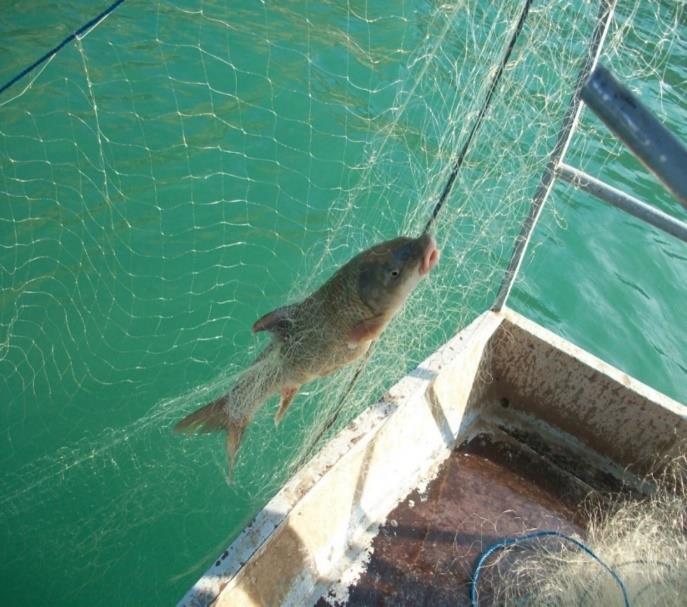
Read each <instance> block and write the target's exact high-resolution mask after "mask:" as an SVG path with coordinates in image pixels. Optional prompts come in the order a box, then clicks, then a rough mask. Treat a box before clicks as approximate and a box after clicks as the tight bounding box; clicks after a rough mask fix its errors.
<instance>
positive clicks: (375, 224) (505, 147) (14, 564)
mask: <svg viewBox="0 0 687 607" xmlns="http://www.w3.org/2000/svg"><path fill="white" fill-rule="evenodd" d="M522 6H523V3H522V2H500V3H494V5H491V3H490V4H487V3H484V2H479V1H478V0H461V1H458V2H447V3H434V2H423V1H414V0H412V1H411V0H409V1H406V2H403V3H400V4H398V3H395V4H394V5H393V7H392V6H391V5H390V4H389V3H388V2H348V3H341V2H322V3H301V2H269V3H263V4H257V3H253V2H214V1H205V2H203V1H200V2H199V1H188V2H183V3H178V2H165V1H156V2H144V1H142V0H127V1H126V2H125V3H123V4H121V5H120V6H119V7H117V10H116V11H115V12H113V13H112V14H111V15H109V16H108V17H107V18H106V19H104V20H103V21H101V22H98V23H97V24H96V27H94V28H91V29H88V30H86V31H84V32H83V33H81V34H80V35H79V36H76V37H75V39H74V40H72V41H71V42H70V43H69V44H66V45H65V46H64V48H62V50H60V52H59V53H58V54H56V55H54V56H51V57H50V58H48V60H47V61H46V62H45V63H43V64H41V65H40V66H38V67H37V68H36V69H35V70H34V71H33V72H31V73H30V74H28V75H27V76H26V77H25V78H24V79H22V80H20V81H18V82H16V83H15V84H14V85H12V86H11V87H10V88H8V89H7V90H6V91H4V92H3V94H2V96H0V201H1V202H0V230H1V231H2V240H1V241H0V265H1V272H2V274H1V275H2V278H1V282H0V381H1V382H2V388H1V391H2V402H0V415H1V416H2V417H1V419H2V438H1V439H0V441H1V445H2V448H1V449H0V462H1V464H2V465H1V467H2V473H1V475H0V511H1V512H2V515H0V545H2V546H3V560H2V577H3V583H2V585H0V597H2V602H3V603H7V604H13V605H21V604H52V605H77V604H85V603H90V604H102V605H109V604H118V605H119V604H140V603H141V601H142V600H144V601H145V602H146V603H150V604H159V603H169V602H172V601H173V600H174V599H176V598H178V597H180V596H181V595H182V594H183V592H184V590H185V589H186V588H187V587H188V586H189V585H190V584H191V583H192V582H193V581H194V580H195V579H196V578H197V577H198V576H199V575H200V573H202V571H203V570H204V569H205V567H206V566H207V565H208V564H209V563H210V562H212V559H213V558H214V557H215V555H216V554H217V553H219V552H220V551H221V550H222V549H223V548H224V547H225V546H226V545H227V544H228V543H229V542H230V541H231V539H232V538H233V537H235V536H236V534H237V533H238V532H239V531H240V530H241V528H242V527H243V525H244V524H245V523H246V522H247V521H248V520H250V518H251V517H252V516H253V515H254V514H255V512H256V511H257V510H258V509H259V508H260V507H262V506H263V505H264V504H265V503H266V501H267V500H268V499H269V498H270V497H271V496H272V495H273V494H274V493H275V492H276V491H277V490H278V489H279V487H280V486H281V485H282V484H283V482H284V481H285V479H287V478H288V477H289V476H290V475H291V474H292V473H293V472H294V471H295V470H296V469H297V468H298V467H299V466H300V465H302V463H303V462H305V461H307V460H308V459H309V458H310V457H311V456H312V455H313V454H314V453H315V452H316V451H317V449H318V448H319V447H320V446H321V445H322V444H323V441H325V440H326V438H327V437H329V436H331V435H332V434H333V433H334V432H336V431H337V430H338V429H340V428H341V427H342V425H343V424H345V423H346V422H347V421H349V420H350V419H352V418H353V417H354V416H355V415H356V414H357V413H359V412H360V411H361V410H362V409H363V408H364V407H366V406H367V405H369V404H370V403H371V402H373V401H375V400H376V399H378V398H379V397H381V396H382V395H383V393H384V392H385V390H386V389H387V388H388V387H389V386H390V385H391V384H392V383H393V382H394V381H395V380H397V379H398V378H399V377H401V376H402V375H403V374H404V373H405V372H406V371H407V370H409V369H411V368H412V367H414V366H415V365H417V364H418V363H419V362H420V361H421V360H422V359H423V357H424V356H426V355H427V354H428V353H430V352H431V351H432V350H433V349H434V348H436V347H437V346H438V345H439V344H441V343H442V342H443V341H444V340H446V339H447V338H448V337H450V336H451V335H453V334H454V333H455V332H456V331H457V330H458V329H460V328H462V327H463V326H465V325H466V324H467V323H468V322H469V321H470V320H471V319H472V318H474V317H475V316H476V315H477V314H479V313H480V312H481V311H483V310H484V309H486V308H487V307H488V306H489V305H490V304H491V303H492V301H493V299H494V296H495V294H496V292H497V290H498V287H499V282H500V279H501V277H502V275H503V270H504V268H505V267H506V265H507V263H508V259H509V257H510V253H511V250H512V247H513V243H514V239H515V237H516V235H517V233H518V231H519V226H520V223H521V221H522V219H523V217H524V216H525V214H526V213H527V210H528V206H529V203H530V200H531V197H532V194H533V192H534V190H535V189H536V187H537V184H538V182H539V179H540V176H541V174H542V172H543V170H544V167H545V164H546V161H547V157H548V153H549V152H550V150H551V148H552V146H553V144H554V142H555V139H556V136H557V133H558V130H559V128H560V125H561V120H562V117H563V114H564V112H565V110H566V109H567V107H568V104H569V102H570V99H571V95H572V91H573V88H574V84H575V81H576V78H577V74H578V72H579V70H580V67H581V65H582V63H583V60H584V56H585V52H586V48H587V45H588V43H589V39H590V36H591V34H592V31H593V30H594V27H595V24H596V21H597V17H598V13H599V3H598V2H592V1H585V2H579V3H569V2H559V1H555V0H551V1H547V2H534V3H533V5H532V7H531V9H530V12H529V15H528V17H527V19H526V21H525V23H524V27H523V30H522V33H521V35H520V37H519V39H518V41H517V44H516V45H515V47H514V48H513V51H512V54H511V55H510V57H509V60H508V62H507V65H506V67H505V70H504V72H503V77H502V78H501V80H500V82H499V85H498V88H497V90H496V91H495V94H494V97H493V99H492V101H491V106H490V109H489V111H488V112H487V113H486V114H485V116H484V121H483V123H482V124H481V126H480V129H479V132H478V133H477V134H476V137H475V142H474V144H473V145H472V146H471V147H470V149H469V151H468V154H467V156H466V158H465V162H464V163H463V165H462V167H461V170H460V173H459V175H458V178H457V180H456V182H455V184H454V187H453V189H452V191H451V194H450V196H449V198H448V199H447V201H446V204H445V206H444V208H443V209H442V211H441V213H440V214H439V216H438V219H437V222H436V225H435V227H434V231H435V235H436V239H437V243H438V245H439V248H440V249H441V250H442V260H441V263H440V264H439V265H438V267H436V268H435V269H434V270H433V271H432V273H431V274H430V275H429V276H428V277H427V278H426V279H425V280H424V281H423V283H422V284H421V286H420V287H419V288H418V290H417V291H416V292H415V293H414V295H413V296H412V298H411V299H410V301H409V303H408V305H406V306H405V308H404V310H403V311H402V313H401V314H400V315H399V317H398V318H396V320H395V321H394V322H393V323H392V324H391V325H390V326H389V327H388V329H387V330H386V331H385V333H384V334H383V336H382V338H381V340H380V343H378V344H377V346H376V347H375V348H374V349H373V352H372V355H371V358H370V360H369V361H368V362H367V365H366V368H365V369H364V371H363V372H362V373H361V375H360V378H359V380H358V381H357V382H356V383H355V385H354V387H353V390H352V392H351V393H350V394H349V395H348V397H347V398H346V399H345V400H344V402H343V407H344V408H343V411H342V413H341V415H339V416H338V417H337V418H336V423H335V424H334V425H333V426H331V427H329V423H330V422H331V419H332V414H333V409H334V408H335V407H337V406H338V403H339V401H340V399H341V396H342V395H343V394H344V393H345V391H346V390H347V389H348V388H349V386H350V384H351V379H352V377H353V375H354V373H355V371H356V369H355V367H350V368H347V369H344V370H342V371H340V372H338V373H337V374H334V375H333V376H331V377H327V378H325V379H321V380H318V381H316V382H314V383H312V384H308V386H307V388H306V389H305V391H304V392H302V393H301V394H299V396H297V398H296V400H295V401H294V403H293V404H292V405H291V408H290V410H289V412H288V414H287V415H286V417H285V419H284V420H283V422H282V424H281V426H280V427H279V428H278V429H277V430H275V428H274V424H273V422H272V415H273V414H274V408H275V407H276V405H275V403H274V402H270V403H269V404H268V405H267V406H266V407H264V408H263V410H262V411H261V412H260V413H259V414H258V415H257V417H256V420H255V422H254V423H253V424H252V425H251V426H250V428H249V429H248V430H247V432H246V434H245V437H244V441H243V445H242V448H241V452H240V453H239V456H238V459H237V462H236V466H235V470H234V475H233V480H232V482H231V483H227V482H226V480H225V463H226V462H225V454H224V451H223V441H222V439H221V438H220V437H219V436H211V437H192V438H184V437H180V436H178V435H176V434H175V433H173V432H172V431H171V429H172V427H173V426H174V424H175V423H176V422H177V421H179V419H181V418H182V417H183V416H184V415H186V414H188V413H189V412H191V411H192V410H194V409H195V408H197V407H198V406H201V405H203V404H205V403H207V402H209V401H211V400H212V399H214V398H216V397H218V396H220V395H222V394H223V393H225V392H226V391H227V390H228V389H229V388H230V387H231V385H232V382H233V379H234V378H235V377H236V376H237V374H238V373H239V372H240V371H241V370H242V369H243V368H244V367H245V366H246V365H247V364H248V363H249V362H250V361H251V360H252V359H253V358H254V357H255V356H256V354H257V353H258V352H259V351H260V350H261V349H262V347H263V346H264V343H265V340H264V339H263V338H262V336H254V335H252V333H251V330H250V328H251V325H252V324H253V322H254V321H255V320H256V319H257V318H258V317H260V316H261V315H262V314H264V313H266V312H269V311H270V310H272V309H274V308H276V307H278V306H280V305H283V304H286V303H289V302H294V301H298V300H300V299H302V298H303V297H304V296H306V295H307V294H309V293H311V292H312V291H313V290H314V289H315V288H317V287H318V286H319V285H320V284H321V283H322V282H323V281H324V280H325V279H326V278H327V277H328V276H329V275H330V274H331V273H332V272H333V271H334V270H335V269H336V268H338V267H339V266H340V265H341V264H343V263H344V262H345V261H347V260H348V259H350V258H351V257H352V256H353V255H354V254H355V253H357V252H359V251H361V250H363V249H365V248H367V247H369V246H371V245H373V244H374V243H376V242H378V241H382V240H386V239H389V238H392V237H395V236H397V235H399V234H407V235H418V234H419V232H420V231H421V230H422V228H423V226H424V224H425V222H426V221H427V219H428V217H429V214H430V213H431V209H432V206H433V205H434V203H435V202H436V200H437V198H438V197H439V195H440V193H441V191H442V189H443V187H444V185H445V183H446V180H447V178H448V176H449V174H450V172H451V167H452V163H453V161H454V160H455V154H456V150H458V149H459V148H460V147H461V145H463V143H464V142H465V141H466V138H467V136H468V134H469V132H470V129H471V127H472V125H473V124H474V121H475V119H476V117H477V116H478V115H479V113H480V109H481V108H482V107H483V104H484V101H485V98H486V96H487V94H488V91H489V85H490V82H491V80H492V77H493V75H494V73H495V71H496V70H497V69H498V66H499V63H500V61H501V59H502V57H503V56H504V51H505V48H506V45H507V44H508V40H509V38H510V36H511V34H512V33H513V30H514V28H515V26H516V23H517V20H518V18H519V15H520V14H521V11H522ZM102 8H104V7H98V9H97V10H96V9H94V8H93V3H90V2H89V3H85V2H71V3H66V4H65V3H60V4H55V5H54V6H51V5H48V6H45V7H43V8H42V9H41V10H40V11H38V10H36V9H32V8H31V7H28V8H27V7H23V6H22V5H20V4H19V3H17V4H15V5H12V6H11V8H9V9H6V10H4V11H3V18H2V21H0V29H2V36H0V40H2V42H0V44H1V45H2V46H1V48H2V52H3V56H4V57H6V60H5V59H3V65H2V66H0V76H2V81H7V80H9V79H10V78H11V77H12V76H13V75H14V74H15V73H18V72H19V71H21V69H22V68H24V67H25V66H26V65H27V64H30V63H31V61H33V60H34V59H36V58H38V57H40V55H41V54H43V53H44V52H45V51H46V50H48V49H49V48H52V47H53V46H54V45H55V44H57V43H58V42H59V41H60V40H61V39H62V38H63V37H64V36H66V35H67V34H68V33H69V32H71V31H74V30H76V29H77V28H78V27H79V26H80V25H82V24H83V23H85V22H87V21H88V20H89V19H90V18H92V17H93V14H96V13H97V12H99V10H101V9H102ZM684 16H685V12H684V3H682V2H679V3H641V2H625V3H622V2H621V6H619V7H618V11H617V13H616V16H615V18H614V21H613V23H612V25H611V32H610V34H609V38H608V44H607V47H606V51H605V61H606V62H607V63H609V64H610V65H611V66H612V67H613V66H616V65H618V66H622V70H623V71H622V76H624V77H625V78H632V77H633V76H636V77H639V78H642V79H653V80H654V81H655V82H662V83H671V82H672V83H673V86H674V84H675V82H676V79H677V81H682V82H684V73H683V72H679V73H678V75H677V76H675V75H673V74H672V72H671V70H675V69H682V68H675V67H674V66H673V67H671V65H670V64H669V62H668V58H669V57H671V56H672V55H671V53H674V51H675V46H674V45H675V42H674V41H675V39H676V37H677V38H678V40H679V36H678V34H679V33H680V32H681V31H682V32H683V34H684V26H683V25H682V24H683V22H684V18H685V17H684ZM647 23H649V24H651V25H650V27H651V28H652V33H651V35H648V34H646V32H645V30H644V28H645V27H646V24H647ZM678 44H683V46H684V43H678ZM647 49H648V50H647ZM678 50H679V49H678ZM680 79H683V80H680ZM663 94H664V96H663V97H661V99H664V98H670V94H671V91H670V90H667V92H666V91H664V93H663ZM589 125H590V126H588V127H586V130H585V128H584V123H583V133H582V136H581V137H580V140H579V142H578V148H577V149H578V152H577V153H578V155H579V157H581V158H587V159H588V160H587V164H592V165H595V166H597V167H603V166H605V165H606V164H608V163H610V160H612V159H615V158H616V157H617V156H618V154H619V152H618V146H617V145H616V144H614V143H612V142H610V141H609V140H608V139H605V138H604V137H603V132H602V129H601V128H600V127H599V126H598V124H597V123H594V122H593V121H591V122H590V123H589ZM574 145H575V141H573V146H574ZM589 158H591V160H589ZM583 164H584V163H583ZM558 188H560V190H561V191H563V192H565V190H566V188H565V187H563V186H557V189H558ZM561 196H562V195H561V194H560V193H559V194H556V192H555V191H554V197H553V202H554V204H555V203H556V200H557V199H558V200H563V201H564V202H565V197H561ZM660 196H661V195H660V194H658V197H659V198H660ZM559 204H560V203H559ZM565 208H567V207H565ZM556 209H557V207H556V206H554V207H552V208H551V210H550V211H549V213H550V215H549V224H550V225H552V226H554V227H555V226H556V221H555V218H556V217H557V216H558V214H557V213H558V211H557V210H556ZM669 245H670V243H669ZM683 253H684V250H683ZM539 255H541V253H539ZM675 255H677V256H678V258H679V255H680V253H676V254H675ZM672 258H673V255H671V250H668V251H666V252H664V254H663V257H662V258H661V259H662V263H663V262H665V263H670V260H671V259H672ZM682 259H683V260H684V259H685V257H684V256H683V257H682ZM675 263H679V260H678V261H676V262H675ZM674 271H675V272H677V273H679V272H680V271H681V270H679V269H676V270H674ZM549 280H553V278H552V277H551V275H549V277H548V279H547V280H545V281H543V282H544V283H547V282H548V281H549ZM535 282H536V281H535ZM536 284H538V283H536ZM536 284H535V287H536ZM528 286H530V284H529V283H528ZM535 291H536V288H535ZM545 292H546V291H545ZM546 294H547V295H550V293H546ZM527 297H528V291H527V290H520V291H519V292H516V303H517V302H520V304H521V306H522V305H526V306H528V309H530V310H532V311H533V313H534V314H535V316H536V315H537V314H540V315H541V310H542V307H541V306H542V305H543V304H541V302H539V301H537V302H532V301H531V299H530V300H528V299H527ZM522 302H525V303H524V304H522ZM544 310H545V311H546V310H547V308H544ZM666 314H667V315H669V314H670V311H667V312H666ZM546 316H547V314H544V317H546ZM549 319H550V317H549ZM554 324H555V323H554ZM669 356H671V355H669ZM673 358H674V357H673ZM671 360H673V359H671ZM678 362H679V361H678ZM675 385H679V384H677V383H676V384H675ZM325 429H326V432H323V430H325ZM37 578H38V579H40V583H36V579H37Z"/></svg>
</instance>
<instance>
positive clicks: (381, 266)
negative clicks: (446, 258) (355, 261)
mask: <svg viewBox="0 0 687 607" xmlns="http://www.w3.org/2000/svg"><path fill="white" fill-rule="evenodd" d="M438 261H439V250H438V249H437V247H436V243H435V242H434V238H432V236H431V235H430V234H428V233H425V234H423V235H422V236H420V237H419V238H408V237H405V236H402V237H400V238H395V239H393V240H388V241H386V242H382V243H380V244H378V245H376V246H374V247H372V248H370V249H368V250H367V251H364V252H363V253H362V254H361V255H360V257H359V273H358V294H359V296H360V298H361V299H362V301H363V302H364V303H365V304H366V305H367V306H368V307H369V308H370V309H371V310H373V312H374V313H375V314H379V315H383V316H385V317H387V318H391V316H393V314H394V313H395V312H396V311H398V310H399V309H400V308H401V307H402V306H403V304H404V303H405V301H406V299H408V296H409V295H410V293H411V292H412V291H413V289H414V288H415V287H416V286H417V284H418V282H419V281H420V279H421V278H422V277H423V276H424V275H426V274H427V273H428V272H429V271H430V270H431V269H432V268H433V267H434V266H435V265H436V264H437V262H438Z"/></svg>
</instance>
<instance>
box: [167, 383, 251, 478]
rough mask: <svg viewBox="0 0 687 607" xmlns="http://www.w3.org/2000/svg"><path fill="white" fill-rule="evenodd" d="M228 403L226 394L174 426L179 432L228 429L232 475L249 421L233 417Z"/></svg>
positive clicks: (205, 431) (229, 462)
mask: <svg viewBox="0 0 687 607" xmlns="http://www.w3.org/2000/svg"><path fill="white" fill-rule="evenodd" d="M227 403H228V398H227V396H226V395H225V396H223V397H222V398H218V399H217V400H216V401H214V402H211V403H210V404H209V405H205V406H204V407H201V408H200V409H198V410H197V411H194V412H193V413H191V414H190V415H187V416H186V417H185V418H184V419H182V420H181V421H180V422H179V423H177V425H176V426H174V429H175V430H176V431H177V432H187V433H194V432H201V433H207V432H218V431H222V430H224V431H226V433H227V455H228V458H229V461H228V466H229V474H230V475H231V471H232V469H233V467H234V462H235V461H236V453H237V451H238V450H239V446H240V444H241V438H242V437H243V432H244V430H245V429H246V425H247V423H248V421H247V420H245V419H242V420H238V419H233V418H232V417H231V416H230V415H229V412H228V411H227Z"/></svg>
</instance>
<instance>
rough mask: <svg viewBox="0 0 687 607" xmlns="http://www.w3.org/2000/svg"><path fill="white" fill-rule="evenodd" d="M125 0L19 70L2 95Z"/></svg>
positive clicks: (0, 90)
mask: <svg viewBox="0 0 687 607" xmlns="http://www.w3.org/2000/svg"><path fill="white" fill-rule="evenodd" d="M123 2H124V0H117V1H116V2H113V3H112V4H110V6H108V7H107V8H106V9H105V10H104V11H103V12H102V13H100V14H99V15H98V16H97V17H93V19H91V20H90V21H88V22H87V23H85V24H84V25H82V26H81V27H80V28H79V29H78V30H76V31H74V32H72V33H71V34H69V36H67V37H66V38H65V39H64V40H62V42H60V43H59V44H58V45H57V46H56V47H55V48H52V49H50V50H49V51H48V52H47V53H45V55H43V56H42V57H41V58H40V59H37V60H36V61H34V62H33V63H32V64H31V65H29V66H28V67H27V68H25V69H23V70H22V71H21V72H19V73H18V74H17V75H16V76H14V78H11V79H10V80H8V81H7V82H6V83H5V84H3V85H2V86H1V87H0V95H2V94H3V93H4V92H5V91H6V90H7V89H8V88H10V87H11V86H12V85H13V84H14V83H15V82H18V81H19V80H21V79H22V78H23V77H24V76H26V75H27V74H28V73H29V72H32V71H33V70H34V69H36V68H37V67H38V66H39V65H40V64H41V63H45V62H46V61H47V60H48V59H50V58H51V57H53V56H54V55H56V54H57V53H58V52H59V51H60V50H61V49H62V48H63V47H64V46H66V45H67V44H69V43H70V42H71V41H72V40H74V39H75V38H76V37H77V36H79V35H80V34H83V33H84V32H85V31H86V30H87V29H88V28H89V27H91V26H92V25H94V24H96V23H98V21H100V20H101V19H103V18H104V17H107V15H109V14H110V13H111V12H112V11H113V10H115V9H116V8H117V7H118V6H119V5H120V4H122V3H123Z"/></svg>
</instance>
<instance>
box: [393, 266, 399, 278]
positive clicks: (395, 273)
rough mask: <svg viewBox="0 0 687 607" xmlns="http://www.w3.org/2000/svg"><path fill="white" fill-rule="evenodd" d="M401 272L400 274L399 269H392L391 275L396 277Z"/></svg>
mask: <svg viewBox="0 0 687 607" xmlns="http://www.w3.org/2000/svg"><path fill="white" fill-rule="evenodd" d="M399 274H400V272H399V271H398V270H396V269H395V268H394V269H393V270H391V275H392V276H393V277H394V278H396V277H397V276H398V275H399Z"/></svg>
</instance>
